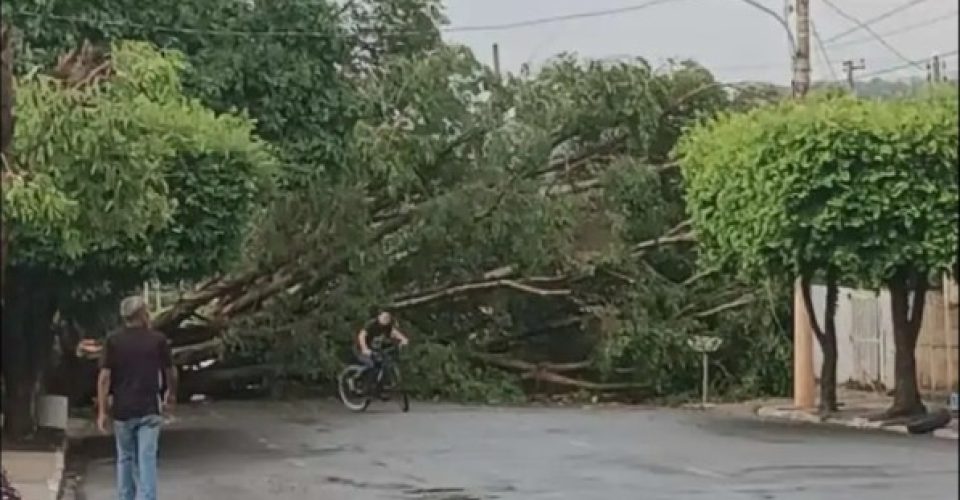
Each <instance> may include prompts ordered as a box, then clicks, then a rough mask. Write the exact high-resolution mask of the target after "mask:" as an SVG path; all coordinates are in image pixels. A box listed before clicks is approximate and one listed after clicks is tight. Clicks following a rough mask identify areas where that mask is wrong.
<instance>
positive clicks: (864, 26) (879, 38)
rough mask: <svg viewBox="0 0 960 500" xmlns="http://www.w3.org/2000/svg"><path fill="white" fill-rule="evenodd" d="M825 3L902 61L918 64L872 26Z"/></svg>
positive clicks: (916, 0)
mask: <svg viewBox="0 0 960 500" xmlns="http://www.w3.org/2000/svg"><path fill="white" fill-rule="evenodd" d="M923 1H926V0H914V2H913V3H914V4H916V3H919V2H923ZM823 3H824V4H825V5H826V6H827V7H830V8H831V9H832V10H833V11H834V12H836V13H837V14H840V15H841V16H843V18H845V19H847V20H848V21H850V22H852V23H854V24H857V25H858V26H860V28H862V29H864V30H866V31H867V33H870V35H872V36H873V37H874V38H876V39H877V41H878V42H880V43H881V44H883V46H884V47H886V48H887V49H888V50H890V52H892V53H893V54H894V55H896V56H897V57H899V58H900V59H903V60H904V61H905V62H908V63H910V64H917V63H915V62H914V61H912V60H911V59H910V58H909V57H907V56H905V55H903V54H902V53H901V52H900V51H899V50H897V48H896V47H894V46H893V45H890V44H889V43H888V42H887V41H886V40H885V39H884V38H883V37H882V36H880V35H879V34H877V32H876V31H873V28H871V27H870V26H868V25H867V24H866V23H865V22H863V21H861V20H859V19H857V18H855V17H853V16H851V15H850V14H847V13H846V12H844V10H843V9H841V8H840V7H837V6H836V5H834V3H833V2H832V1H830V0H823ZM917 67H918V68H920V69H924V68H923V66H922V65H920V64H917Z"/></svg>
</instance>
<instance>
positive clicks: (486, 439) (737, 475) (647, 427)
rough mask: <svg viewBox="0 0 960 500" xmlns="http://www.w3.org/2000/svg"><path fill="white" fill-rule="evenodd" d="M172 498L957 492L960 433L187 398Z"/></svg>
mask: <svg viewBox="0 0 960 500" xmlns="http://www.w3.org/2000/svg"><path fill="white" fill-rule="evenodd" d="M178 412H179V413H178V417H179V418H178V420H177V421H175V422H174V423H173V424H171V425H170V426H169V427H167V428H166V429H165V430H164V434H163V436H162V438H161V445H160V447H161V451H160V498H161V500H173V499H177V500H264V499H276V500H307V499H322V500H341V499H342V500H347V499H349V500H387V499H396V500H488V499H491V500H492V499H499V500H548V499H550V500H567V499H569V500H592V499H598V500H620V499H623V500H634V499H637V500H659V499H670V500H685V499H691V500H693V499H696V500H761V499H771V500H773V499H776V500H823V499H830V500H854V499H856V500H862V499H870V500H902V499H904V498H909V499H911V500H926V499H928V500H946V499H949V498H956V495H957V488H958V456H957V443H956V442H955V441H946V440H939V439H935V438H930V437H917V436H912V437H911V436H899V435H891V434H886V433H878V432H865V431H856V430H851V429H836V428H823V427H813V426H806V425H801V424H780V423H769V422H760V421H758V420H757V419H751V418H745V417H737V416H730V415H720V414H716V413H702V412H696V411H685V410H665V409H637V408H594V409H582V408H576V409H573V408H563V409H556V408H554V409H546V408H488V407H463V406H448V405H426V404H420V405H417V404H414V406H413V409H412V410H411V412H410V413H406V414H404V413H401V412H399V410H398V409H397V407H396V405H395V404H390V403H379V404H378V403H374V405H373V406H372V407H371V410H370V411H369V412H368V413H364V414H352V413H349V412H347V411H346V410H344V409H342V408H340V407H339V406H338V405H337V404H336V402H333V401H301V402H262V401H257V402H251V401H247V402H216V403H211V404H204V405H201V406H194V407H183V408H179V409H178ZM73 450H74V451H75V452H76V453H77V456H78V457H79V462H81V463H85V464H86V466H85V469H86V470H85V475H84V481H83V484H82V486H81V490H80V491H79V492H78V494H77V495H76V498H78V499H79V500H84V499H85V500H113V499H114V498H115V493H114V489H113V483H114V478H113V458H112V457H113V442H112V438H110V437H105V436H94V437H89V438H85V439H83V440H81V441H79V442H78V443H76V444H75V445H73Z"/></svg>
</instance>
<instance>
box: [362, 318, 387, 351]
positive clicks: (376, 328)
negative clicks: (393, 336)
mask: <svg viewBox="0 0 960 500" xmlns="http://www.w3.org/2000/svg"><path fill="white" fill-rule="evenodd" d="M393 327H394V323H393V321H391V322H390V323H389V324H386V325H383V324H381V323H380V322H379V321H377V319H376V318H374V319H372V320H370V321H368V322H367V324H366V325H364V327H363V329H364V331H366V332H367V346H368V347H370V348H371V349H380V348H382V347H383V346H384V345H386V343H387V341H389V340H390V333H391V332H393Z"/></svg>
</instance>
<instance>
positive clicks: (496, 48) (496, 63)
mask: <svg viewBox="0 0 960 500" xmlns="http://www.w3.org/2000/svg"><path fill="white" fill-rule="evenodd" d="M493 72H494V73H496V75H497V79H500V45H498V44H496V43H495V44H493Z"/></svg>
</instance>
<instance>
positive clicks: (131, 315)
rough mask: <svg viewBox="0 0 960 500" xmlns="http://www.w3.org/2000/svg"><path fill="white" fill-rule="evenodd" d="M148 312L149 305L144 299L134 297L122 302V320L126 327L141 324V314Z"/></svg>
mask: <svg viewBox="0 0 960 500" xmlns="http://www.w3.org/2000/svg"><path fill="white" fill-rule="evenodd" d="M146 311H147V303H146V302H145V301H144V300H143V297H141V296H139V295H133V296H130V297H127V298H125V299H123V301H122V302H120V319H122V320H123V324H124V325H125V326H135V325H139V324H140V318H139V317H138V316H140V313H143V312H146Z"/></svg>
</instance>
